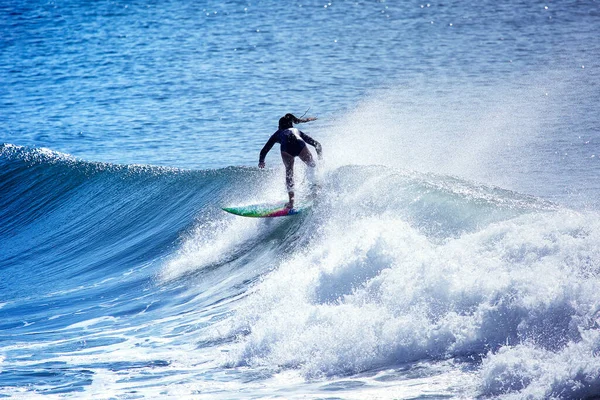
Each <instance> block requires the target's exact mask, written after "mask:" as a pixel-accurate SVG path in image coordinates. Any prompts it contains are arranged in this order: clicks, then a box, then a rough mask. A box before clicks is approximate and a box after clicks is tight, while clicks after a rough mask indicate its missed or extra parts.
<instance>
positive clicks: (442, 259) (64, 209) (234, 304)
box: [0, 145, 600, 398]
mask: <svg viewBox="0 0 600 400" xmlns="http://www.w3.org/2000/svg"><path fill="white" fill-rule="evenodd" d="M263 172H264V171H263ZM265 178H268V179H265ZM282 182H283V175H281V171H278V172H274V171H266V172H264V173H261V172H259V171H256V170H253V169H250V168H233V167H230V168H225V169H217V170H204V171H190V170H180V169H171V168H159V167H151V166H141V165H124V166H121V165H113V164H104V163H90V162H84V161H81V160H77V159H75V158H72V157H70V156H68V155H65V154H61V153H56V152H53V151H50V150H45V149H31V148H26V147H19V146H13V145H3V146H2V147H0V221H1V223H0V243H1V249H2V251H1V252H0V276H1V280H0V316H1V318H0V340H2V343H3V346H2V350H1V352H0V355H1V358H0V359H1V360H2V362H1V364H0V369H1V373H0V388H1V389H0V393H2V394H6V395H12V396H17V395H23V396H33V395H34V394H56V395H64V396H70V397H82V398H89V397H94V396H96V397H97V396H101V397H112V396H114V397H127V396H139V397H144V396H148V397H178V398H181V397H182V396H183V397H185V396H188V397H190V396H191V397H198V398H231V397H232V396H241V397H252V396H254V397H260V396H265V395H272V393H274V392H275V391H277V392H278V393H281V395H282V396H284V397H287V398H294V397H301V396H303V395H306V394H307V393H308V394H310V395H314V396H315V397H323V396H329V395H331V394H332V392H335V393H333V394H335V395H336V396H339V397H345V398H361V397H363V398H364V397H365V396H366V397H369V396H370V397H374V396H378V397H380V398H388V397H389V398H397V397H398V394H399V393H404V394H405V395H403V396H405V397H415V398H418V397H423V398H425V397H427V396H463V397H464V396H467V397H474V396H483V397H506V398H522V397H529V398H547V397H556V398H585V397H591V396H593V395H594V394H597V393H598V392H599V391H600V378H599V376H600V356H599V354H600V333H599V332H600V330H599V328H600V326H599V324H600V302H599V300H598V293H600V279H599V277H598V275H599V273H600V261H599V260H600V219H599V218H598V214H597V212H594V211H589V212H576V211H572V210H568V209H565V208H563V207H559V206H557V205H555V204H553V203H549V202H546V201H542V200H540V199H537V198H534V197H530V196H524V195H520V194H518V193H515V192H512V191H507V190H502V189H499V188H494V187H488V186H483V185H478V184H475V183H472V182H469V181H465V180H461V179H458V178H455V177H450V176H443V175H436V174H423V173H416V172H413V171H407V170H399V169H394V168H390V167H384V166H368V165H366V166H340V167H336V168H334V169H332V170H329V171H322V174H321V190H320V193H319V194H318V196H317V198H316V201H315V203H314V205H313V207H312V209H311V210H310V212H308V213H305V214H302V215H298V216H295V217H290V218H279V219H269V220H261V219H249V218H240V217H235V216H231V215H229V214H227V213H224V212H222V211H221V210H220V207H221V206H225V205H239V204H243V203H246V204H250V203H255V202H261V201H272V200H274V199H277V198H278V197H280V193H281V187H280V186H281V185H280V183H282ZM303 190H304V187H303V185H302V184H300V187H299V191H300V192H302V191H303Z"/></svg>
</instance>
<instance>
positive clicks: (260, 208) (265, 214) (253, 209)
mask: <svg viewBox="0 0 600 400" xmlns="http://www.w3.org/2000/svg"><path fill="white" fill-rule="evenodd" d="M310 206H311V204H310V203H304V204H300V205H298V206H296V207H294V208H285V203H283V204H282V203H275V204H273V203H271V204H253V205H248V206H238V207H223V210H224V211H227V212H228V213H231V214H235V215H239V216H241V217H252V218H272V217H285V216H288V215H296V214H300V213H302V212H304V211H306V210H307V209H309V208H310Z"/></svg>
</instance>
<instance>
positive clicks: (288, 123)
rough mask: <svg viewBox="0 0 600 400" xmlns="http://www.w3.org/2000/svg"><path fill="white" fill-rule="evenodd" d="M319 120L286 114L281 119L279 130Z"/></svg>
mask: <svg viewBox="0 0 600 400" xmlns="http://www.w3.org/2000/svg"><path fill="white" fill-rule="evenodd" d="M316 119H317V118H315V117H307V118H298V117H296V116H295V115H294V114H289V113H288V114H285V115H284V116H283V117H281V118H279V129H288V128H292V127H293V126H294V124H301V123H303V122H310V121H314V120H316Z"/></svg>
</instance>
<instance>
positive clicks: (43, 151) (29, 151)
mask: <svg viewBox="0 0 600 400" xmlns="http://www.w3.org/2000/svg"><path fill="white" fill-rule="evenodd" d="M0 155H2V156H5V157H15V156H18V157H22V159H23V160H24V161H37V162H41V161H45V162H53V161H76V158H75V157H73V156H72V155H70V154H67V153H61V152H60V151H56V150H52V149H49V148H46V147H35V148H29V147H25V146H18V145H15V144H10V143H5V144H2V145H1V146H0Z"/></svg>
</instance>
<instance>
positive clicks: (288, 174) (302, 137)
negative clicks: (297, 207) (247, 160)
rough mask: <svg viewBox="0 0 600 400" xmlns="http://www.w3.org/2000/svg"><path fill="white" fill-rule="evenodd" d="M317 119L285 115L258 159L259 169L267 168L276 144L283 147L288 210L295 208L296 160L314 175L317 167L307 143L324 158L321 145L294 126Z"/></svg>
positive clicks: (282, 157) (282, 155) (282, 156)
mask: <svg viewBox="0 0 600 400" xmlns="http://www.w3.org/2000/svg"><path fill="white" fill-rule="evenodd" d="M315 120H316V118H315V117H308V118H298V117H296V116H294V115H293V114H285V115H284V116H283V117H281V118H280V119H279V129H278V130H277V132H275V133H274V134H273V135H271V137H270V138H269V140H268V141H267V143H266V144H265V146H264V147H263V148H262V150H261V151H260V157H259V158H258V168H264V167H265V157H266V156H267V153H268V152H269V151H270V150H271V148H272V147H273V145H274V144H275V143H279V144H280V145H281V159H282V160H283V165H285V186H286V189H287V191H288V195H289V202H288V203H287V204H286V205H285V207H286V208H294V160H295V158H296V157H300V159H301V160H302V161H304V163H305V164H306V165H307V166H308V171H309V173H310V174H314V168H315V167H316V166H317V164H316V163H315V160H314V159H313V156H312V153H311V152H310V150H308V147H307V146H306V143H308V144H310V145H311V146H313V147H314V148H315V150H317V155H318V157H319V160H320V159H321V158H322V150H321V144H320V143H319V142H317V141H316V140H314V139H313V138H311V137H310V136H308V135H307V134H306V133H304V132H302V131H300V130H298V129H297V128H294V124H300V123H303V122H310V121H315Z"/></svg>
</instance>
